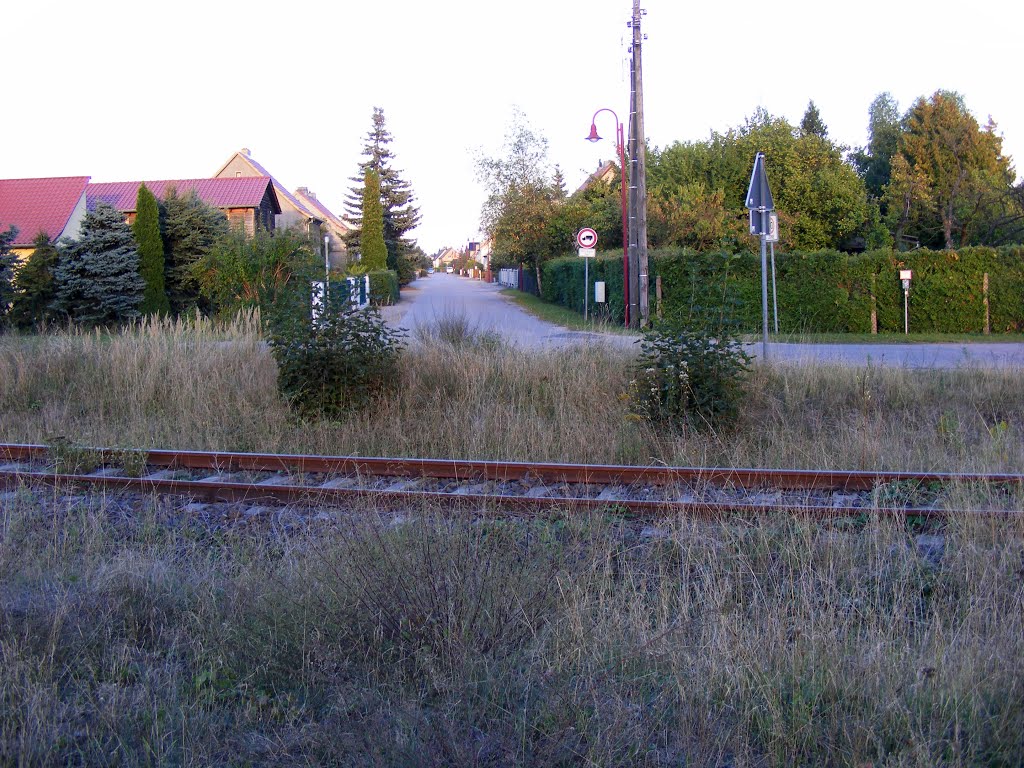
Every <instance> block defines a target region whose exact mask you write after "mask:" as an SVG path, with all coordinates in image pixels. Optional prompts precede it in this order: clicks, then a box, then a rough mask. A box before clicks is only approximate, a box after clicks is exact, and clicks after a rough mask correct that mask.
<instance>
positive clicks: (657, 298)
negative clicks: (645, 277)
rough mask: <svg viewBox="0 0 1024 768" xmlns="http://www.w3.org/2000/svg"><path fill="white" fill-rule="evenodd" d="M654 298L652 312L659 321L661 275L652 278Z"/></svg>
mask: <svg viewBox="0 0 1024 768" xmlns="http://www.w3.org/2000/svg"><path fill="white" fill-rule="evenodd" d="M654 297H655V298H654V307H655V310H654V311H655V314H657V315H658V319H659V320H661V275H658V276H657V277H655V278H654Z"/></svg>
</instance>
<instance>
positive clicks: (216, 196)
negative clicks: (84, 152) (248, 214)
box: [85, 176, 281, 213]
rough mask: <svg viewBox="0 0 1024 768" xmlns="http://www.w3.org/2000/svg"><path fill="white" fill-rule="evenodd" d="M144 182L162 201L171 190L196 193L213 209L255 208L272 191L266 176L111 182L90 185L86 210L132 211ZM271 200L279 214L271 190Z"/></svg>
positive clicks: (275, 196)
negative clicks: (104, 206) (102, 205)
mask: <svg viewBox="0 0 1024 768" xmlns="http://www.w3.org/2000/svg"><path fill="white" fill-rule="evenodd" d="M143 183H145V185H146V186H147V187H148V188H149V191H150V192H152V193H153V194H154V195H156V197H157V198H159V199H161V200H162V199H164V198H165V197H166V196H167V193H168V192H170V191H171V189H177V190H178V194H179V195H185V194H188V193H189V192H191V191H193V190H195V192H196V194H197V195H198V196H199V199H200V200H202V201H203V202H204V203H206V204H207V205H212V206H214V207H215V208H258V207H259V205H260V203H261V202H262V201H263V196H264V195H265V194H266V193H267V187H270V188H271V190H273V185H272V184H271V181H270V177H268V176H238V177H235V178H226V179H169V180H163V181H146V182H141V181H113V182H108V183H104V184H90V185H89V186H88V187H87V188H86V191H85V197H86V200H87V202H88V205H89V210H93V209H95V207H96V204H97V203H101V202H102V203H107V204H108V205H111V206H113V207H114V208H116V209H117V210H119V211H121V212H123V213H128V212H131V211H134V210H135V202H136V200H137V199H138V196H139V185H140V184H143ZM271 197H272V199H273V201H274V213H280V212H281V204H280V202H278V199H277V195H275V194H273V191H271Z"/></svg>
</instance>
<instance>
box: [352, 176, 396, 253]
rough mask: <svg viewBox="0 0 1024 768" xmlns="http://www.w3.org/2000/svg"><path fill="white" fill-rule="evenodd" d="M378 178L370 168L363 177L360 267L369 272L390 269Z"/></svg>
mask: <svg viewBox="0 0 1024 768" xmlns="http://www.w3.org/2000/svg"><path fill="white" fill-rule="evenodd" d="M380 194H381V192H380V178H379V177H378V176H377V173H376V172H375V171H373V170H372V169H367V171H366V175H365V176H364V177H363V226H362V230H363V237H362V251H361V252H360V255H361V258H360V261H359V265H360V269H361V270H363V271H366V272H370V271H372V270H376V269H391V267H390V265H389V264H388V263H387V259H388V250H387V246H386V245H385V243H384V206H383V205H382V204H381V200H380Z"/></svg>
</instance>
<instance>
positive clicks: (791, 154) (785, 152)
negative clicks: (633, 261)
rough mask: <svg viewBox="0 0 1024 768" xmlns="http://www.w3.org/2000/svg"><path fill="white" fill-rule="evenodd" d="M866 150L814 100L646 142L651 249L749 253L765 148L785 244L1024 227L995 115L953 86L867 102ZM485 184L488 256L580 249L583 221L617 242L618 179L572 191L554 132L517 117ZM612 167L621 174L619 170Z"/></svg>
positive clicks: (852, 248)
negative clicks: (553, 143)
mask: <svg viewBox="0 0 1024 768" xmlns="http://www.w3.org/2000/svg"><path fill="white" fill-rule="evenodd" d="M868 118H869V119H868V132H869V140H868V143H867V145H866V146H863V147H858V148H853V149H851V148H849V147H846V146H843V145H841V144H837V143H836V142H835V141H833V140H832V139H831V138H830V137H829V135H828V128H827V126H826V124H825V122H824V120H823V119H822V116H821V114H820V112H819V110H818V109H817V107H816V106H815V104H814V102H813V101H811V102H810V103H809V104H808V107H807V110H806V112H805V114H804V116H803V119H802V120H801V121H800V123H799V124H798V125H793V124H791V123H790V122H789V121H788V120H786V119H785V118H782V117H776V116H772V115H771V114H769V113H768V112H766V111H765V110H763V109H758V110H757V111H755V113H754V114H753V116H752V117H750V118H748V119H747V120H746V121H745V122H744V123H743V124H742V125H740V126H738V127H736V128H731V129H729V130H727V131H725V132H724V133H718V132H713V133H712V134H711V136H710V137H709V138H708V139H705V140H703V141H692V142H674V143H673V144H671V145H669V146H667V147H663V148H658V147H655V148H652V149H650V150H649V152H648V156H647V157H648V159H647V190H648V237H649V245H650V246H651V247H652V248H662V247H670V246H680V247H688V248H693V249H695V250H698V251H710V250H715V251H720V250H733V251H746V250H751V249H752V248H754V247H755V240H754V238H751V237H750V236H749V235H748V225H747V220H746V209H745V207H744V199H743V198H744V195H745V193H746V189H747V184H748V181H749V178H750V169H751V166H752V163H753V159H754V156H755V155H756V153H757V152H764V153H765V155H766V159H767V167H768V173H769V179H770V182H771V185H772V191H773V193H774V197H775V205H776V208H777V209H778V212H779V219H780V231H781V235H780V246H781V247H783V248H788V249H791V250H805V251H811V250H819V249H826V248H830V249H836V250H840V251H844V252H859V251H864V250H868V249H872V248H883V247H895V248H897V249H911V248H915V247H927V248H935V249H956V248H962V247H966V246H973V245H988V246H999V245H1004V244H1008V243H1017V242H1020V241H1021V239H1022V236H1024V184H1015V177H1014V170H1013V166H1012V164H1011V160H1010V158H1008V157H1006V156H1004V155H1003V154H1002V138H1001V137H1000V136H999V135H998V133H997V131H996V124H995V122H994V121H992V120H991V119H989V120H988V122H987V123H986V124H985V125H984V126H981V125H979V123H978V122H977V120H976V119H975V118H974V117H973V116H972V115H971V113H970V112H969V111H968V109H967V108H966V106H965V103H964V99H963V97H962V96H960V95H959V94H957V93H954V92H950V91H942V90H940V91H936V92H935V93H934V94H932V95H931V96H928V97H924V96H922V97H920V98H918V99H917V100H916V101H915V102H914V104H913V105H912V106H911V107H910V108H909V109H908V110H907V111H906V112H904V113H902V114H901V113H900V110H899V106H898V104H897V102H896V101H895V100H894V99H893V98H892V96H891V95H890V94H888V93H883V94H881V95H879V96H878V97H877V98H876V99H875V100H874V101H873V102H872V104H871V106H870V108H869V110H868ZM477 170H478V175H479V177H480V180H481V181H482V183H483V184H484V185H485V188H486V189H487V190H488V197H487V200H486V202H485V204H484V207H483V210H482V215H481V220H482V225H483V229H484V231H485V232H486V233H487V234H488V235H489V236H491V237H493V238H494V263H495V264H496V265H499V264H519V263H524V264H527V265H528V266H530V267H531V268H533V269H535V270H536V273H537V276H538V281H540V278H541V270H540V265H541V264H542V263H543V262H544V261H547V260H548V259H551V258H555V257H557V256H561V255H565V254H566V253H567V252H570V251H571V250H572V248H573V242H574V235H575V233H576V231H578V229H579V228H580V227H582V226H590V227H593V228H594V229H596V230H597V231H598V235H599V237H600V240H601V242H603V243H615V242H620V241H621V238H622V217H621V212H620V211H621V209H620V203H619V184H620V183H621V174H617V176H616V178H615V179H614V180H613V182H612V183H611V184H589V185H588V186H587V187H586V188H585V189H584V190H582V191H579V192H577V193H574V194H572V195H567V194H566V191H565V188H564V184H563V182H562V180H561V173H560V172H559V170H558V168H557V166H555V168H554V171H552V170H551V168H550V165H549V162H548V158H547V141H546V140H545V139H544V137H543V136H541V135H540V134H539V133H538V132H536V131H534V130H533V129H532V128H531V127H530V126H529V124H528V123H527V122H526V121H525V119H524V118H523V117H522V115H519V116H517V118H516V119H515V121H514V124H513V126H512V128H511V129H510V131H509V133H508V135H507V137H506V145H505V147H504V150H503V154H502V155H500V156H498V157H481V158H478V160H477ZM617 170H618V169H617Z"/></svg>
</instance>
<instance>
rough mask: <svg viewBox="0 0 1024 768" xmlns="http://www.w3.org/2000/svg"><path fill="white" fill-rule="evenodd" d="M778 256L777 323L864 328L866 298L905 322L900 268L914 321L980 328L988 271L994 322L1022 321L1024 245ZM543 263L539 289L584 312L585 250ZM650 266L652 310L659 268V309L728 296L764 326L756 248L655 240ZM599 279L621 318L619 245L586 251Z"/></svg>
mask: <svg viewBox="0 0 1024 768" xmlns="http://www.w3.org/2000/svg"><path fill="white" fill-rule="evenodd" d="M775 265H776V280H777V287H778V299H779V330H780V331H783V332H808V333H822V332H826V333H869V332H870V331H871V309H872V304H874V307H875V312H876V315H877V323H878V330H879V331H882V332H886V331H889V332H899V331H902V330H903V288H902V286H901V284H900V281H899V270H900V269H911V270H913V273H914V277H913V281H912V282H911V286H910V327H911V329H912V330H914V331H919V332H939V333H981V332H982V331H983V330H984V324H985V306H984V290H983V285H984V275H985V274H986V273H987V274H988V276H989V291H988V300H989V316H990V325H991V330H992V332H993V333H1007V332H1021V331H1024V246H1004V247H1002V248H998V249H997V248H984V247H976V248H964V249H962V250H959V251H929V250H924V249H921V250H915V251H907V252H898V251H893V250H891V249H883V250H876V251H869V252H867V253H860V254H850V253H842V252H839V251H832V250H823V251H813V252H808V253H801V252H794V253H776V255H775ZM543 269H544V285H543V291H542V297H543V298H544V299H545V300H547V301H552V302H555V303H558V304H561V305H562V306H565V307H569V308H570V309H574V310H576V311H578V312H582V311H583V264H582V260H581V259H579V258H578V257H569V258H563V259H554V260H552V261H549V262H547V263H545V264H544V267H543ZM650 272H651V278H650V306H651V314H652V315H654V313H655V312H656V311H657V306H656V297H655V284H656V279H657V277H659V276H660V277H661V281H662V294H663V301H662V306H661V311H662V313H663V314H665V315H667V316H672V315H682V316H684V317H685V316H687V315H688V314H689V313H690V312H691V311H692V310H693V308H695V307H699V308H701V309H704V310H708V309H711V310H715V309H719V308H723V307H726V306H728V310H727V314H728V315H729V317H730V318H731V319H732V320H733V321H734V322H736V323H737V325H738V327H739V328H740V329H741V330H743V331H750V332H754V331H758V330H760V327H761V260H760V256H759V255H758V254H752V253H747V252H744V253H731V252H711V253H696V252H694V251H690V250H683V249H678V248H671V249H661V250H657V251H652V252H651V254H650ZM600 280H604V281H605V283H606V285H607V298H608V302H607V304H606V305H604V307H603V308H601V309H598V312H599V313H600V312H604V313H605V315H606V316H607V317H608V318H609V319H610V320H612V321H614V322H622V320H623V307H622V254H621V252H609V253H606V254H602V255H601V256H599V257H598V258H597V259H593V260H592V263H591V268H590V282H591V284H593V283H594V282H597V281H600ZM591 290H593V289H592V288H591ZM770 291H771V283H770V278H769V292H770ZM591 295H593V294H592V293H591ZM770 300H771V299H770V296H769V301H770ZM600 306H601V305H598V307H600Z"/></svg>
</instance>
